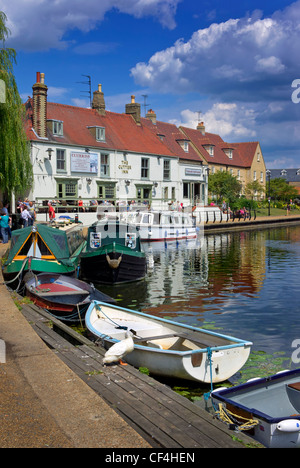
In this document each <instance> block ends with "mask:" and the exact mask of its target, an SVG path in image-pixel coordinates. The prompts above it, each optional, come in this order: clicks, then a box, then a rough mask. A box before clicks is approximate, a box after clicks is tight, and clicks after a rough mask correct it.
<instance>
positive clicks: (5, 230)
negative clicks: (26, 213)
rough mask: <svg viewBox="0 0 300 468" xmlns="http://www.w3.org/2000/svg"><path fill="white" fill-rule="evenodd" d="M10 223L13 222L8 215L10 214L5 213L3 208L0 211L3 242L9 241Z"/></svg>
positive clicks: (0, 228)
mask: <svg viewBox="0 0 300 468" xmlns="http://www.w3.org/2000/svg"><path fill="white" fill-rule="evenodd" d="M10 223H11V218H10V217H9V216H8V214H5V211H4V210H1V212H0V230H1V236H2V242H3V244H7V243H8V237H9V232H10V226H9V225H10Z"/></svg>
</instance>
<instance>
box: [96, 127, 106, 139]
mask: <svg viewBox="0 0 300 468" xmlns="http://www.w3.org/2000/svg"><path fill="white" fill-rule="evenodd" d="M96 140H97V141H105V128H104V127H96Z"/></svg>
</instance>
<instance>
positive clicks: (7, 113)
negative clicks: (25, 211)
mask: <svg viewBox="0 0 300 468" xmlns="http://www.w3.org/2000/svg"><path fill="white" fill-rule="evenodd" d="M6 21H7V18H6V15H5V14H4V13H3V12H1V11H0V44H1V43H2V45H3V47H2V48H0V86H1V89H2V95H3V91H4V99H1V100H0V190H1V191H2V192H4V193H5V194H6V196H7V197H10V196H11V194H12V193H19V194H22V193H24V192H25V191H26V189H28V188H29V187H30V186H31V184H32V180H33V174H32V164H31V160H30V144H29V141H28V139H27V137H26V133H25V127H24V122H25V109H24V106H23V104H22V101H21V98H20V95H19V92H18V89H17V85H16V81H15V78H14V74H13V65H14V64H15V63H16V52H15V50H14V49H11V48H6V47H5V40H6V39H7V37H8V35H9V30H8V28H7V27H6Z"/></svg>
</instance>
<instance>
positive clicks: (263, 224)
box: [199, 214, 300, 234]
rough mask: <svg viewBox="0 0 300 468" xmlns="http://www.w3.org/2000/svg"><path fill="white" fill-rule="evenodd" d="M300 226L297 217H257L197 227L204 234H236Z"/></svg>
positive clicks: (210, 223) (299, 218)
mask: <svg viewBox="0 0 300 468" xmlns="http://www.w3.org/2000/svg"><path fill="white" fill-rule="evenodd" d="M296 224H300V214H299V215H288V216H259V217H257V218H256V219H254V218H251V219H250V220H249V219H246V220H243V219H240V220H239V219H237V218H235V220H234V221H233V220H232V219H231V220H229V221H222V222H220V221H215V222H213V221H209V222H208V223H205V222H204V223H201V224H200V225H199V227H201V229H203V232H204V234H218V233H222V232H238V231H243V230H250V229H252V230H253V229H267V228H276V227H277V228H278V227H283V226H293V225H296Z"/></svg>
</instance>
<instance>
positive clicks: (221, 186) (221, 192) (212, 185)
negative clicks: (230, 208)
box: [208, 171, 242, 203]
mask: <svg viewBox="0 0 300 468" xmlns="http://www.w3.org/2000/svg"><path fill="white" fill-rule="evenodd" d="M241 189H242V185H241V183H240V182H239V181H238V180H237V178H236V177H234V176H233V175H231V174H230V173H228V172H221V171H218V172H216V173H215V174H211V175H210V176H209V178H208V191H209V193H211V194H213V195H215V196H216V197H217V201H219V202H220V201H222V199H225V200H226V201H227V202H229V203H231V202H232V201H234V200H235V199H236V198H238V197H239V195H240V192H241Z"/></svg>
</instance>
